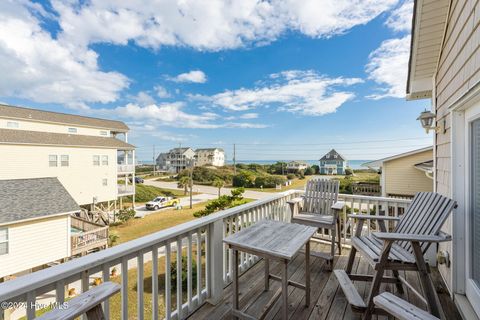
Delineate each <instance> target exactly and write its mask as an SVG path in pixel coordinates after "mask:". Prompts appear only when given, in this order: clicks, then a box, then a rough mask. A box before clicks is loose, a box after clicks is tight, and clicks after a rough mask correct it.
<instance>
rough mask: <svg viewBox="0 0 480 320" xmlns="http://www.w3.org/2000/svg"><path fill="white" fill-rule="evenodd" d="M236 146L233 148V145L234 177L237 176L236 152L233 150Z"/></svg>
mask: <svg viewBox="0 0 480 320" xmlns="http://www.w3.org/2000/svg"><path fill="white" fill-rule="evenodd" d="M235 148H236V146H235V143H234V144H233V174H234V175H236V174H237V164H236V162H235V161H236V154H235V152H236V150H235Z"/></svg>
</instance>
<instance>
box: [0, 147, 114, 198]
mask: <svg viewBox="0 0 480 320" xmlns="http://www.w3.org/2000/svg"><path fill="white" fill-rule="evenodd" d="M0 154H1V155H2V156H1V157H0V179H22V178H41V177H57V178H58V180H59V181H60V182H61V183H62V185H63V186H64V187H65V189H67V191H68V192H69V193H70V194H71V195H72V197H73V198H74V199H75V201H76V202H77V203H78V204H79V205H84V204H90V203H92V202H93V198H94V197H97V201H98V202H103V201H109V200H115V199H116V196H117V166H116V163H117V160H116V159H117V151H116V150H115V149H99V148H98V149H97V148H69V147H50V146H18V145H0ZM49 155H57V156H58V157H57V159H58V166H57V167H50V166H49ZM61 155H68V156H69V159H68V160H69V165H68V167H62V166H61V165H60V159H61V157H60V156H61ZM94 155H99V156H100V159H101V157H102V156H103V155H107V156H108V159H109V163H108V165H101V163H100V165H99V166H94V165H93V161H92V159H93V156H94ZM103 179H108V182H107V186H104V185H103Z"/></svg>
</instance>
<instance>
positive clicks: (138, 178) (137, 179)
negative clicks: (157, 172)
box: [130, 177, 145, 183]
mask: <svg viewBox="0 0 480 320" xmlns="http://www.w3.org/2000/svg"><path fill="white" fill-rule="evenodd" d="M130 182H132V178H130ZM144 182H145V180H143V178H140V177H135V183H144Z"/></svg>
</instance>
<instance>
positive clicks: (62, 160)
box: [60, 154, 70, 167]
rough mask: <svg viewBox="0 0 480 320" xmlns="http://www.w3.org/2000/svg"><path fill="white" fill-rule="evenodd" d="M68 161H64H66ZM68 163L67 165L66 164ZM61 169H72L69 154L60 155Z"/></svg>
mask: <svg viewBox="0 0 480 320" xmlns="http://www.w3.org/2000/svg"><path fill="white" fill-rule="evenodd" d="M65 158H66V159H67V160H64V159H65ZM65 162H66V165H64V163H65ZM60 167H70V156H69V155H68V154H62V155H60Z"/></svg>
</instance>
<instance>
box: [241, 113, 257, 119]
mask: <svg viewBox="0 0 480 320" xmlns="http://www.w3.org/2000/svg"><path fill="white" fill-rule="evenodd" d="M239 118H240V119H256V118H258V113H253V112H250V113H244V114H242V115H240V116H239Z"/></svg>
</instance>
